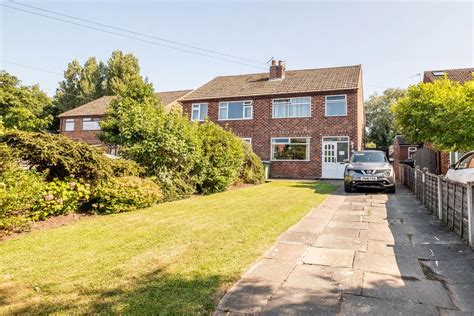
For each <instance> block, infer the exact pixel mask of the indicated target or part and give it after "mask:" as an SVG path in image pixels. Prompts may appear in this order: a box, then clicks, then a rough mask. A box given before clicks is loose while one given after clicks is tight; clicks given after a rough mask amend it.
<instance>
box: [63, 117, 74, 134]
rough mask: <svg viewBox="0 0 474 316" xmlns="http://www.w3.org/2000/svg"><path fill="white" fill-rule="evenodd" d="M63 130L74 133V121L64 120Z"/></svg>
mask: <svg viewBox="0 0 474 316" xmlns="http://www.w3.org/2000/svg"><path fill="white" fill-rule="evenodd" d="M64 130H65V131H66V132H72V131H74V119H66V120H65V122H64Z"/></svg>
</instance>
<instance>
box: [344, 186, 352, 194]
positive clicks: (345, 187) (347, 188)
mask: <svg viewBox="0 0 474 316" xmlns="http://www.w3.org/2000/svg"><path fill="white" fill-rule="evenodd" d="M353 191H354V189H353V188H352V187H350V186H348V185H347V184H344V192H346V193H352V192H353Z"/></svg>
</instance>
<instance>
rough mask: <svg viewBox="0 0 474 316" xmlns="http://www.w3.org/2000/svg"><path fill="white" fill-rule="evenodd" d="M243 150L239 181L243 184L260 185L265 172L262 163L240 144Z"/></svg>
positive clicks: (246, 147) (247, 148) (245, 145)
mask: <svg viewBox="0 0 474 316" xmlns="http://www.w3.org/2000/svg"><path fill="white" fill-rule="evenodd" d="M242 147H243V149H244V155H245V156H244V163H243V165H242V168H241V170H240V177H239V178H240V180H241V181H242V182H244V183H250V184H260V183H262V182H263V181H264V180H265V171H264V168H263V164H262V161H261V160H260V158H259V157H258V156H257V155H256V154H255V153H254V152H253V150H252V148H250V146H249V145H248V144H246V143H243V144H242Z"/></svg>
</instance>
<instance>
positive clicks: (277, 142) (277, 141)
mask: <svg viewBox="0 0 474 316" xmlns="http://www.w3.org/2000/svg"><path fill="white" fill-rule="evenodd" d="M271 145H272V147H271V149H272V160H301V161H306V160H309V138H303V137H294V138H272V144H271Z"/></svg>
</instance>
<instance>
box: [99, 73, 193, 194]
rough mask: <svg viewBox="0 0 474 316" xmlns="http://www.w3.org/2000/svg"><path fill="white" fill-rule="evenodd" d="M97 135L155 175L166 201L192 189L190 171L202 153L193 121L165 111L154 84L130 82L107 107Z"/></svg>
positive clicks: (191, 174) (149, 173)
mask: <svg viewBox="0 0 474 316" xmlns="http://www.w3.org/2000/svg"><path fill="white" fill-rule="evenodd" d="M101 129H102V132H101V134H100V137H101V139H102V140H103V141H105V142H106V143H107V144H111V145H119V146H120V148H121V154H122V156H123V157H125V158H127V159H131V160H134V161H136V162H137V163H138V164H140V165H141V166H143V167H144V168H145V174H146V175H147V176H149V177H155V179H156V181H158V182H159V183H160V185H161V187H162V189H163V194H164V199H165V200H167V201H170V200H176V199H179V198H183V197H186V196H188V195H190V194H192V193H193V192H194V190H195V189H194V188H195V186H196V181H197V179H196V177H195V175H194V174H193V173H192V171H193V170H194V168H195V165H196V163H197V161H199V158H200V156H201V154H200V148H199V138H198V136H197V126H196V124H191V123H190V122H189V120H188V119H187V118H186V117H184V116H182V115H180V114H177V113H167V112H166V111H165V110H164V109H163V107H160V106H159V104H158V103H157V99H156V97H155V96H154V94H153V87H152V86H151V85H150V84H149V83H146V82H141V81H136V82H131V83H130V84H129V85H128V87H127V89H126V90H125V91H123V92H121V94H120V95H119V96H118V97H117V98H116V99H114V100H113V101H112V102H111V103H110V104H109V106H108V107H107V116H106V119H105V120H104V121H103V122H101Z"/></svg>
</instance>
